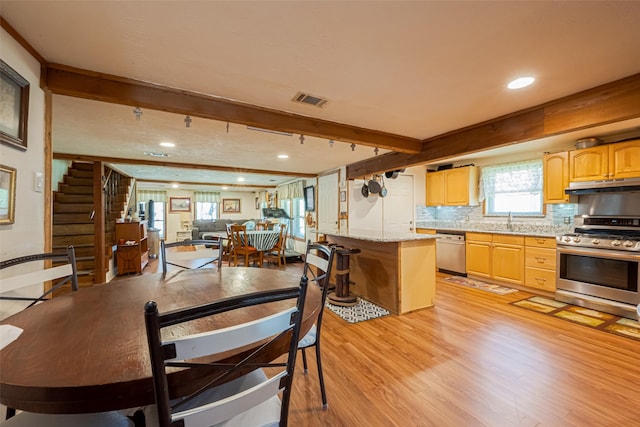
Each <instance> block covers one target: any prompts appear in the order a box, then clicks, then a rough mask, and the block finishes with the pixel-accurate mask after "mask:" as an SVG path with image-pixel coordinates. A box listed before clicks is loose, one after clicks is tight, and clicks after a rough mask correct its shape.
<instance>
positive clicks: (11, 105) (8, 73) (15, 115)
mask: <svg viewBox="0 0 640 427" xmlns="http://www.w3.org/2000/svg"><path fill="white" fill-rule="evenodd" d="M28 114H29V82H28V81H27V80H26V79H25V78H24V77H22V76H21V75H20V74H18V73H17V72H16V71H15V70H14V69H13V68H11V67H10V66H8V65H7V64H6V63H5V62H4V61H2V60H0V142H2V143H3V144H5V145H9V146H11V147H13V148H17V149H18V150H22V151H25V150H26V149H27V116H28Z"/></svg>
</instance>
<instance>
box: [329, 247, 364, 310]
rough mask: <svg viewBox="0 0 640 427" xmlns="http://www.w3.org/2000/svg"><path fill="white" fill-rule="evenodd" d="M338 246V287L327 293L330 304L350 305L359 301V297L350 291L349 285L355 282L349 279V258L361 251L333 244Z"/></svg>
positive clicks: (336, 275)
mask: <svg viewBox="0 0 640 427" xmlns="http://www.w3.org/2000/svg"><path fill="white" fill-rule="evenodd" d="M330 246H334V247H335V248H336V252H335V258H336V270H335V277H336V287H335V290H334V291H332V292H330V293H329V295H327V298H328V299H329V304H334V305H340V306H343V307H350V306H353V305H356V304H357V303H358V297H356V296H355V295H353V294H352V293H350V292H349V286H350V285H355V282H353V281H351V280H350V279H349V260H350V259H351V255H355V254H359V253H360V252H361V251H360V249H357V248H351V249H347V248H345V247H343V246H338V245H335V244H332V245H330Z"/></svg>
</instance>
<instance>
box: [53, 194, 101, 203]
mask: <svg viewBox="0 0 640 427" xmlns="http://www.w3.org/2000/svg"><path fill="white" fill-rule="evenodd" d="M53 197H54V199H55V201H56V202H59V203H83V204H85V203H92V204H93V195H92V194H89V195H84V194H63V193H61V192H55V193H54V196H53Z"/></svg>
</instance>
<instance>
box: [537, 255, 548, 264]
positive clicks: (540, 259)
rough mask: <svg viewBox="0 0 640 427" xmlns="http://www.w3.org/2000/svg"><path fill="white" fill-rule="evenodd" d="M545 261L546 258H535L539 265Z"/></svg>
mask: <svg viewBox="0 0 640 427" xmlns="http://www.w3.org/2000/svg"><path fill="white" fill-rule="evenodd" d="M545 260H546V258H545V257H541V256H537V257H536V261H538V262H539V263H541V264H542V263H544V262H545Z"/></svg>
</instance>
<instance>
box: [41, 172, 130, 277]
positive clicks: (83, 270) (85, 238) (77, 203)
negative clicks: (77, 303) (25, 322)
mask: <svg viewBox="0 0 640 427" xmlns="http://www.w3.org/2000/svg"><path fill="white" fill-rule="evenodd" d="M112 172H113V171H112ZM113 173H115V172H113ZM113 173H112V174H110V177H111V179H113V180H114V182H116V181H117V183H116V184H111V185H110V186H109V188H105V198H106V200H105V210H106V212H105V221H106V227H105V233H106V235H105V246H106V248H105V257H106V258H107V259H106V261H107V262H106V263H105V265H106V266H108V265H109V262H108V261H109V260H110V258H111V256H112V253H111V247H112V245H113V244H114V242H115V241H114V233H113V229H114V225H113V224H114V222H115V220H116V218H120V217H121V215H122V213H123V212H122V211H123V209H124V200H126V198H127V196H126V193H127V192H128V191H129V187H130V179H129V178H126V177H122V176H121V175H119V174H117V173H116V176H112V175H113ZM93 199H94V192H93V164H92V163H81V162H73V164H72V165H71V167H69V169H68V171H67V174H66V175H65V176H64V180H63V182H62V183H60V184H59V185H58V191H55V192H54V196H53V202H54V203H53V250H54V252H56V251H64V250H65V248H66V247H67V246H69V245H72V246H73V247H74V248H75V252H76V263H77V268H78V283H79V285H80V286H81V287H82V286H91V285H93V284H94V282H95V250H94V235H95V227H94V223H93V215H92V212H93V206H94V205H93V203H94V202H93Z"/></svg>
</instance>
